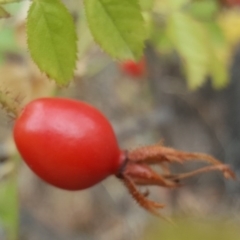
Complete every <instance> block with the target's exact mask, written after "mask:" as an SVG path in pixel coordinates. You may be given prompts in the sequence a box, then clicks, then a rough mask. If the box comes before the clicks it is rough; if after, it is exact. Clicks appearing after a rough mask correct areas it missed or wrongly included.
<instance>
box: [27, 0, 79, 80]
mask: <svg viewBox="0 0 240 240" xmlns="http://www.w3.org/2000/svg"><path fill="white" fill-rule="evenodd" d="M27 35H28V47H29V50H30V53H31V56H32V58H33V60H34V61H35V62H36V64H37V65H38V67H39V68H40V70H42V71H43V72H45V73H46V74H47V75H48V76H49V77H50V78H53V79H54V80H56V82H57V83H58V84H59V85H66V84H68V83H69V81H70V80H71V78H72V77H73V72H74V68H75V64H76V59H77V56H76V52H77V43H76V40H77V37H76V32H75V27H74V23H73V19H72V16H71V15H70V13H69V12H68V10H67V9H66V7H65V6H64V5H63V4H62V3H61V1H60V0H51V1H49V0H34V1H33V3H32V5H31V7H30V9H29V12H28V19H27Z"/></svg>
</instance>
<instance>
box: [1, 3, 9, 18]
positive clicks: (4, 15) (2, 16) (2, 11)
mask: <svg viewBox="0 0 240 240" xmlns="http://www.w3.org/2000/svg"><path fill="white" fill-rule="evenodd" d="M8 17H10V14H9V13H8V12H7V11H6V10H5V9H4V8H3V7H2V6H0V18H8Z"/></svg>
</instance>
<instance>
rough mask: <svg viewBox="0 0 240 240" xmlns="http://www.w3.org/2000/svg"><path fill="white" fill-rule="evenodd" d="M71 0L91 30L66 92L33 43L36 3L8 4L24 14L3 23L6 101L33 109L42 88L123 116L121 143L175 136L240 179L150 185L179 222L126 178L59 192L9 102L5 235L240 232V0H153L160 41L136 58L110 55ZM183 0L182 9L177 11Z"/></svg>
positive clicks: (152, 239)
mask: <svg viewBox="0 0 240 240" xmlns="http://www.w3.org/2000/svg"><path fill="white" fill-rule="evenodd" d="M64 2H65V3H66V5H67V7H68V8H69V10H70V11H71V13H72V15H73V17H74V20H75V23H76V28H77V31H78V34H79V61H78V63H77V69H76V72H75V78H74V80H73V81H72V83H71V84H70V85H69V86H68V87H67V88H58V87H57V86H56V85H55V83H54V82H53V81H52V80H49V79H47V77H46V76H45V75H44V74H42V73H40V72H39V70H38V68H37V67H36V66H35V64H34V63H33V62H32V60H31V58H30V56H29V53H28V50H27V45H26V33H25V18H26V13H27V10H28V6H29V2H27V1H23V2H21V3H14V4H7V5H5V7H6V9H7V10H8V11H9V12H10V14H11V15H12V16H11V17H10V18H8V19H2V20H0V90H1V92H0V100H1V102H4V101H2V98H4V99H5V98H6V99H8V98H9V99H14V101H15V102H17V103H18V104H20V105H21V106H24V105H25V104H26V103H27V102H29V101H30V100H31V99H34V98H37V97H40V96H64V97H69V98H75V99H79V100H83V101H87V102H89V103H91V104H92V105H94V106H96V107H97V108H98V109H100V110H101V111H102V112H103V113H104V114H105V115H106V116H107V117H108V119H109V120H110V121H111V123H112V125H113V127H114V130H115V132H116V135H117V138H118V141H119V144H120V146H121V148H123V149H134V148H136V147H139V146H144V145H149V144H153V143H157V142H160V141H163V142H164V144H165V145H166V146H171V147H174V148H177V149H179V150H185V151H196V152H205V153H209V154H212V155H214V156H215V157H217V158H218V159H220V160H221V161H223V162H224V163H226V164H229V165H231V166H232V169H234V171H235V172H236V175H237V177H238V178H237V180H236V181H231V180H230V181H226V180H225V179H223V176H222V174H220V173H207V174H203V175H200V176H197V177H194V178H191V179H189V180H187V181H185V182H184V186H183V187H182V188H180V189H177V190H168V189H164V188H159V187H151V188H149V189H148V190H150V198H151V199H154V200H157V201H159V202H161V203H164V204H166V207H165V209H164V210H163V211H162V214H163V215H164V216H166V217H168V218H171V219H172V220H173V222H174V223H175V224H174V225H172V224H170V223H168V222H166V221H164V220H162V219H158V218H156V217H154V216H151V215H150V214H149V213H148V212H146V211H145V210H143V209H141V208H140V207H139V206H138V205H137V204H136V203H135V201H134V200H133V199H132V198H131V197H130V195H129V194H128V192H127V189H125V187H124V186H123V185H122V183H121V182H120V181H119V180H118V179H117V178H115V177H110V178H108V179H106V180H104V181H103V182H102V183H100V184H98V185H96V186H94V187H92V188H91V189H87V190H84V191H79V192H68V191H63V190H59V189H56V188H54V187H52V186H49V185H47V184H46V183H44V182H43V181H41V180H40V179H39V178H37V177H36V176H35V175H34V174H33V173H32V172H31V171H30V170H29V168H28V167H27V166H25V164H24V163H23V162H22V161H21V159H20V156H19V155H18V153H17V151H16V149H15V146H14V143H13V140H12V126H13V123H14V119H13V116H11V114H10V113H6V111H5V110H4V104H3V107H2V109H0V116H1V117H0V133H1V134H0V141H1V142H0V143H1V144H0V160H1V162H0V240H16V239H18V240H43V239H44V240H76V239H81V240H158V239H162V240H185V239H194V240H200V239H201V240H202V239H205V240H239V239H240V228H239V224H240V185H239V177H240V48H239V44H238V43H239V40H240V7H238V5H239V6H240V1H239V2H238V0H223V1H213V0H208V1H200V0H199V1H180V0H179V1H176V0H172V1H157V0H156V1H155V2H154V8H153V9H154V10H153V11H152V10H151V11H150V6H149V2H151V4H153V3H152V2H153V1H150V0H149V1H146V0H145V1H144V0H142V1H141V6H142V8H143V13H144V17H145V18H146V19H147V22H148V23H149V25H148V26H149V36H150V40H149V41H148V42H147V43H146V48H145V52H144V57H143V59H142V60H140V62H139V64H138V63H137V64H135V65H133V63H131V62H128V63H120V62H117V61H113V60H112V59H111V58H110V57H109V56H107V55H106V54H104V53H103V52H102V51H101V50H100V49H99V47H98V46H97V45H95V44H94V41H93V39H92V37H91V34H90V32H89V30H88V28H87V23H86V19H85V15H84V10H83V6H82V2H81V1H75V0H69V1H64ZM167 2H170V3H172V4H173V3H174V4H173V5H169V3H167ZM173 6H177V7H178V11H180V10H181V12H180V13H179V12H178V13H176V14H169V13H172V12H171V11H170V10H171V9H173ZM179 9H180V10H179ZM172 11H173V10H172ZM179 14H180V15H179ZM172 16H174V18H176V19H173V17H172ZM202 33H204V34H202ZM205 33H206V34H205ZM202 36H206V37H207V40H206V39H205V38H204V39H205V40H206V41H205V40H203V38H202ZM206 49H207V50H206ZM204 53H207V54H209V55H206V54H205V55H204ZM198 166H202V165H199V164H198V163H194V164H193V163H191V164H187V165H184V166H183V167H181V168H180V167H179V166H173V168H174V170H176V171H188V170H191V169H193V168H195V167H198Z"/></svg>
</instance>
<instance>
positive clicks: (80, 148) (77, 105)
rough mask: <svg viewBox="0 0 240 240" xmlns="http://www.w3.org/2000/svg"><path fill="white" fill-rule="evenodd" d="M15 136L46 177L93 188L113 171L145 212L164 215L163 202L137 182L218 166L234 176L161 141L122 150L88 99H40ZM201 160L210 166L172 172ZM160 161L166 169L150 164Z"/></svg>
mask: <svg viewBox="0 0 240 240" xmlns="http://www.w3.org/2000/svg"><path fill="white" fill-rule="evenodd" d="M14 140H15V143H16V146H17V148H18V150H19V152H20V154H21V156H22V158H23V160H24V161H25V162H26V164H27V165H28V166H29V167H30V168H31V169H32V170H33V171H34V172H35V173H36V174H37V175H38V176H39V177H40V178H42V179H43V180H44V181H46V182H48V183H49V184H51V185H54V186H56V187H59V188H62V189H67V190H81V189H85V188H88V187H91V186H93V185H95V184H97V183H99V182H101V181H102V180H103V179H105V178H106V177H108V176H110V175H115V176H116V177H118V178H119V179H120V180H122V181H123V183H124V184H125V186H126V187H127V188H128V190H129V193H130V194H131V195H132V197H133V198H134V199H135V200H136V201H137V202H138V203H139V205H141V206H142V207H143V208H145V209H146V210H148V211H150V212H151V213H153V214H155V215H157V216H161V215H160V214H159V211H158V209H159V208H163V207H164V205H162V204H159V203H157V202H154V201H151V200H149V199H148V198H147V196H146V195H145V194H142V193H141V192H140V191H139V190H138V189H137V186H143V185H144V186H151V185H156V186H161V187H165V188H176V187H180V186H181V185H180V184H179V182H180V181H181V180H182V179H185V178H189V177H191V176H194V175H196V174H199V173H204V172H208V171H213V170H218V171H221V172H222V173H223V174H224V176H225V177H226V178H234V177H235V175H234V173H233V172H232V171H231V169H230V168H229V167H228V166H226V165H224V164H222V163H221V162H219V161H218V160H216V159H215V158H213V157H212V156H210V155H207V154H203V153H188V152H183V151H178V150H176V149H173V148H168V147H164V146H162V145H160V144H157V145H152V146H146V147H141V148H137V149H134V150H131V151H127V150H124V151H123V150H121V149H120V148H119V146H118V143H117V140H116V137H115V134H114V132H113V129H112V127H111V125H110V123H109V122H108V120H107V119H106V118H105V117H104V116H103V115H102V113H101V112H100V111H98V110H97V109H96V108H94V107H92V106H90V105H89V104H87V103H84V102H81V101H76V100H70V99H64V98H41V99H38V100H34V101H33V102H31V103H29V104H28V105H27V106H26V107H25V108H24V110H23V111H22V113H21V114H20V116H19V117H18V118H17V119H16V122H15V125H14ZM193 159H202V161H205V162H208V163H209V164H211V165H210V166H206V167H203V168H200V169H197V170H195V171H192V172H188V173H183V174H180V173H178V174H174V173H171V171H170V168H169V165H170V164H171V163H184V162H185V161H191V160H193ZM153 164H156V165H157V166H158V167H160V168H162V169H161V173H158V172H157V171H155V170H153V169H152V168H151V167H150V166H151V165H153Z"/></svg>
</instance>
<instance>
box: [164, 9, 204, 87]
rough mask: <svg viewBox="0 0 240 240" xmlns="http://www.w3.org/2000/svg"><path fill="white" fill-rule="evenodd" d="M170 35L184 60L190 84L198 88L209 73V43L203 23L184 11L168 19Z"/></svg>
mask: <svg viewBox="0 0 240 240" xmlns="http://www.w3.org/2000/svg"><path fill="white" fill-rule="evenodd" d="M167 28H168V29H167V30H168V37H169V39H170V40H171V42H172V44H173V46H174V48H175V49H176V50H177V52H178V53H179V55H180V57H181V58H182V60H183V64H184V68H185V71H186V75H187V80H188V86H189V88H190V89H196V88H197V87H199V86H201V85H202V84H203V82H204V81H205V80H206V76H207V74H208V57H209V53H208V47H207V46H208V43H207V39H206V33H205V31H204V28H203V27H202V25H200V24H199V23H198V22H196V21H194V20H193V19H192V18H191V17H190V16H188V15H185V14H183V13H175V14H172V15H171V16H170V17H169V19H168V26H167Z"/></svg>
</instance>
